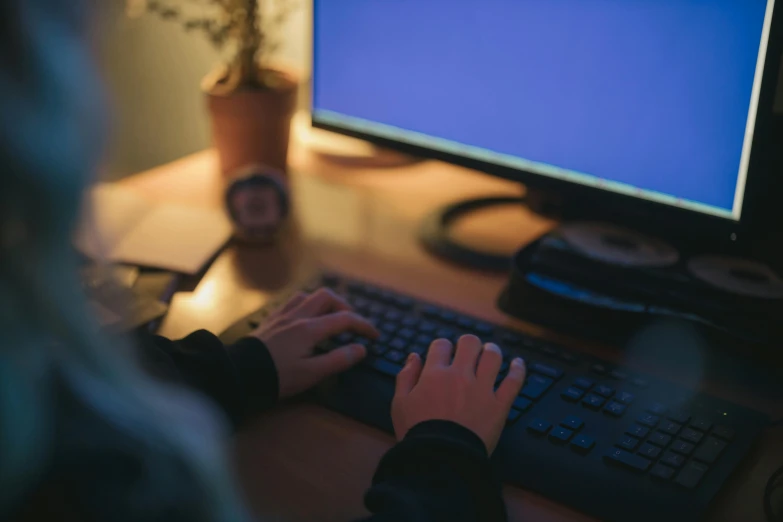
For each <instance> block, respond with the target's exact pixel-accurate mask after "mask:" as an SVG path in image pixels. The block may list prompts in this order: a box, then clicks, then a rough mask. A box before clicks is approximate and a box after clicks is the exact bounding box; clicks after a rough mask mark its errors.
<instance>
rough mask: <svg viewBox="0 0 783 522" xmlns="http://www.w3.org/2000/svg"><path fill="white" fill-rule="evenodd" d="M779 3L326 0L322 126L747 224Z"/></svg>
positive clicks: (318, 57)
mask: <svg viewBox="0 0 783 522" xmlns="http://www.w3.org/2000/svg"><path fill="white" fill-rule="evenodd" d="M774 3H775V0H483V1H481V2H477V1H475V0H393V1H391V0H390V1H385V0H376V1H368V0H316V2H315V13H314V29H315V33H314V34H315V35H314V63H313V99H312V110H313V119H314V121H316V122H321V123H325V124H328V125H330V126H331V127H337V128H341V129H346V130H348V131H354V132H361V133H362V134H365V135H369V136H378V137H380V138H385V139H391V140H393V141H396V142H402V143H407V144H412V145H416V146H419V147H425V148H427V149H433V150H438V151H442V152H446V153H449V154H455V155H459V156H461V157H467V158H473V159H477V160H481V161H483V162H488V163H490V164H496V165H499V166H503V167H510V168H513V169H519V170H522V171H526V172H529V173H534V174H538V175H541V176H549V177H553V178H558V179H560V180H563V181H567V182H571V183H578V184H583V185H589V186H593V187H597V188H601V189H604V190H608V191H614V192H618V193H621V194H626V195H630V196H635V197H638V198H644V199H647V200H651V201H655V202H658V203H663V204H667V205H673V206H678V207H681V208H685V209H689V210H692V211H696V212H701V213H705V214H710V215H714V216H719V217H723V218H727V219H733V220H739V219H740V217H741V214H742V203H743V195H744V190H745V181H746V177H747V170H748V165H749V158H750V147H751V143H752V139H753V130H754V126H755V120H756V112H757V106H758V100H759V92H760V84H761V78H762V72H763V69H764V61H765V58H766V50H767V43H768V40H769V34H770V25H771V19H772V12H773V8H774Z"/></svg>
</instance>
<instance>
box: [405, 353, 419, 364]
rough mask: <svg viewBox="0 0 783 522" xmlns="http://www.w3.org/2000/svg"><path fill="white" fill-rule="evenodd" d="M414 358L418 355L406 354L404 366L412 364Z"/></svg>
mask: <svg viewBox="0 0 783 522" xmlns="http://www.w3.org/2000/svg"><path fill="white" fill-rule="evenodd" d="M416 357H418V355H416V353H410V354H408V359H407V360H406V361H405V364H410V363H412V362H413V360H414V359H415V358H416Z"/></svg>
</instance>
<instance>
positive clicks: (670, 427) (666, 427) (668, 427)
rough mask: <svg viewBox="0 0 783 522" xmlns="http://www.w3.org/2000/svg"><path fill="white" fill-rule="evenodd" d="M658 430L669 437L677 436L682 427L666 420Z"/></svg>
mask: <svg viewBox="0 0 783 522" xmlns="http://www.w3.org/2000/svg"><path fill="white" fill-rule="evenodd" d="M658 429H659V430H660V431H662V432H664V433H667V434H669V435H677V434H678V433H679V432H680V430H681V429H682V426H681V425H680V424H677V423H676V422H672V421H668V420H665V421H663V422H662V423H661V425H660V426H658Z"/></svg>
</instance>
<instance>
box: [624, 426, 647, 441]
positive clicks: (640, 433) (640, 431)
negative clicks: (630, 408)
mask: <svg viewBox="0 0 783 522" xmlns="http://www.w3.org/2000/svg"><path fill="white" fill-rule="evenodd" d="M625 433H626V435H633V436H634V437H638V438H640V439H643V438H645V437H646V436H647V434H648V433H650V428H648V427H646V426H640V425H639V424H634V425H633V426H631V427H630V428H629V429H627V430H626V431H625Z"/></svg>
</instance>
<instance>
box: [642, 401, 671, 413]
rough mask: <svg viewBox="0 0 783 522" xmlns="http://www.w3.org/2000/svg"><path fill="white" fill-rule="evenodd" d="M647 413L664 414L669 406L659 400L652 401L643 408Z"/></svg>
mask: <svg viewBox="0 0 783 522" xmlns="http://www.w3.org/2000/svg"><path fill="white" fill-rule="evenodd" d="M644 411H646V412H647V413H652V414H653V415H658V416H659V417H660V416H662V415H666V412H667V411H669V408H667V407H666V406H664V405H663V404H661V403H660V402H654V403H652V404H650V405H649V406H647V408H646V409H645V410H644Z"/></svg>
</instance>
